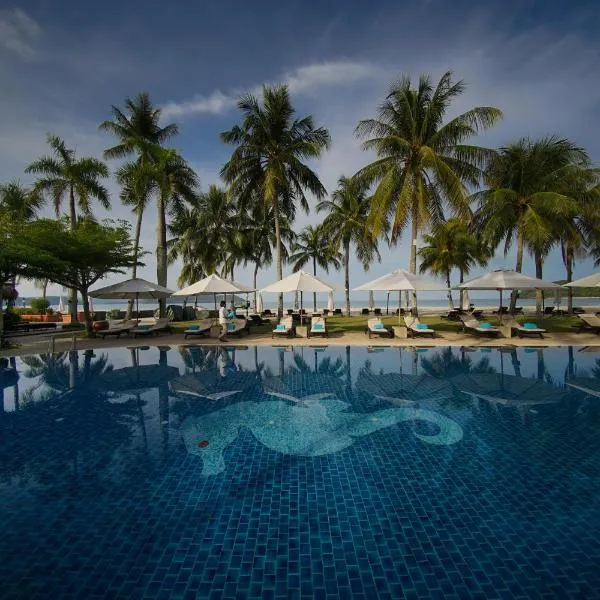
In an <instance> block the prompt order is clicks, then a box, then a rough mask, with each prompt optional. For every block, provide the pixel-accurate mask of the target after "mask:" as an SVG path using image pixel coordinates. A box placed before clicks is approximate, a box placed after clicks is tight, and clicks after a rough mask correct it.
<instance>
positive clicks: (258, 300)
mask: <svg viewBox="0 0 600 600" xmlns="http://www.w3.org/2000/svg"><path fill="white" fill-rule="evenodd" d="M254 310H255V311H256V312H257V313H258V314H259V315H260V313H262V311H263V297H262V294H258V295H257V297H256V306H255V307H254Z"/></svg>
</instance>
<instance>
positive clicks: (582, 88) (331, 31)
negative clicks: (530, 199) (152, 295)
mask: <svg viewBox="0 0 600 600" xmlns="http://www.w3.org/2000/svg"><path fill="white" fill-rule="evenodd" d="M599 25H600V10H598V7H597V3H596V2H595V1H594V0H591V1H589V2H586V1H577V0H571V1H570V2H567V1H563V0H554V1H553V2H546V1H544V0H518V1H514V0H506V1H504V2H491V1H485V0H484V1H482V2H477V3H475V2H467V1H466V0H453V1H452V2H449V1H447V0H446V1H444V0H405V1H403V2H397V1H392V0H389V1H388V0H379V1H375V2H359V1H358V0H346V1H338V0H331V1H328V2H323V1H320V2H317V1H313V0H302V1H300V0H292V1H290V0H286V1H285V2H282V1H281V0H279V1H275V0H269V1H257V2H241V1H237V2H236V1H231V0H224V1H222V2H190V1H183V0H181V1H180V2H157V1H156V0H145V1H141V0H136V1H134V0H119V1H118V2H116V1H114V0H105V1H104V2H94V3H92V2H87V1H83V0H82V1H81V2H78V3H74V2H66V1H64V0H57V1H56V2H52V3H50V2H45V1H42V0H30V1H28V2H27V3H20V4H19V5H17V4H14V5H11V4H10V3H9V4H6V3H5V2H3V3H2V4H0V78H1V82H2V84H1V86H0V132H1V134H0V180H2V181H6V180H9V179H13V178H19V179H21V180H22V181H23V182H26V183H30V181H31V180H30V179H29V177H28V176H26V175H23V169H24V167H25V166H26V165H27V164H28V163H29V162H31V161H32V160H33V159H35V158H37V157H38V156H40V155H41V154H43V153H44V152H45V146H46V142H45V137H46V134H47V133H53V134H56V135H59V136H61V137H63V138H64V139H65V140H66V142H67V144H68V145H70V146H71V147H74V148H76V150H77V153H78V154H80V155H96V156H101V154H102V151H103V150H104V149H105V148H106V147H107V146H108V145H109V144H111V143H112V140H111V139H110V138H108V137H106V136H105V135H104V134H101V133H100V132H99V131H98V129H97V126H98V123H99V122H100V121H102V120H104V119H106V118H108V117H109V116H110V106H111V104H116V105H122V103H123V100H124V99H125V98H126V97H128V96H133V95H135V94H137V93H138V92H140V91H143V90H146V91H148V92H149V93H150V94H151V97H152V99H153V101H154V102H155V103H156V104H158V105H161V106H162V107H163V108H164V117H165V122H167V121H175V122H177V123H178V124H179V127H180V131H181V134H180V136H179V137H178V138H177V139H176V140H175V141H174V146H176V147H177V148H178V149H179V150H180V151H181V152H182V153H183V155H184V157H185V158H186V159H187V160H188V161H189V162H190V163H191V164H192V165H193V166H194V168H195V169H197V171H198V173H199V175H200V178H201V181H202V186H203V187H204V188H206V187H207V186H208V185H209V184H210V183H214V182H217V181H218V172H219V169H220V167H221V165H222V164H223V162H224V161H225V160H226V159H227V157H228V154H229V153H230V151H231V149H230V148H229V147H227V146H224V145H223V144H222V143H221V142H220V140H219V133H220V132H221V131H223V130H225V129H228V128H230V127H231V126H232V125H233V124H234V123H235V122H236V121H237V120H238V114H237V113H236V107H235V101H236V97H237V96H238V95H239V94H240V93H242V92H244V91H247V90H254V89H257V86H260V84H262V83H263V82H286V83H287V84H288V85H289V87H290V90H291V93H292V96H293V101H294V104H295V106H296V108H297V111H298V113H299V114H300V115H304V114H308V113H310V114H312V115H314V117H315V120H316V122H317V123H318V124H319V125H325V126H327V127H328V128H329V130H330V132H331V137H332V146H331V149H330V151H329V152H328V153H327V154H326V155H324V156H323V158H322V159H321V160H320V161H318V162H316V163H315V164H314V168H315V169H316V170H317V172H318V173H319V175H320V177H321V179H322V181H323V183H324V184H325V186H326V188H327V189H328V190H329V191H331V190H333V189H334V188H335V184H336V181H337V179H338V177H339V176H340V175H342V174H346V175H351V174H352V173H354V172H355V171H356V170H357V169H358V168H359V167H361V166H362V165H363V164H364V163H365V161H367V160H368V159H369V156H368V155H366V154H365V153H363V152H362V151H361V149H360V143H359V142H358V141H357V140H356V139H355V138H354V137H353V129H354V126H355V124H356V122H357V121H358V120H359V119H361V118H366V117H370V116H373V115H374V113H375V108H376V106H377V104H378V103H379V102H380V101H381V99H382V98H383V97H384V95H385V93H386V90H387V88H388V86H389V84H390V82H391V81H393V80H395V79H397V78H398V76H399V75H400V74H408V75H410V76H411V77H417V76H418V75H419V74H420V73H423V72H425V73H430V74H431V75H432V77H434V78H437V77H439V75H440V74H442V73H443V72H445V71H446V70H448V69H451V70H453V71H454V73H455V75H456V77H457V78H461V79H464V80H465V81H466V82H467V84H468V88H467V92H466V93H465V94H464V96H463V97H462V98H461V99H460V100H459V101H458V102H457V103H456V105H455V106H454V111H456V112H458V111H462V110H465V109H467V108H469V107H471V106H474V105H491V106H496V107H499V108H501V109H502V110H503V111H504V115H505V118H504V121H503V122H502V123H501V124H500V125H498V126H497V127H495V128H494V129H493V130H491V131H489V132H488V133H486V134H485V135H482V136H481V137H480V138H479V140H478V141H479V143H481V144H482V145H487V146H491V147H498V146H501V145H503V144H505V143H508V142H510V141H512V140H514V139H516V138H519V137H521V136H538V135H546V134H556V135H559V136H565V137H569V138H571V139H572V140H574V141H575V142H577V143H578V144H580V145H583V146H585V147H586V148H587V149H588V151H589V152H590V154H591V156H592V158H593V160H595V161H596V162H600V137H599V135H598V132H599V130H600V127H599V125H600V83H599V82H600V77H599V75H600V60H599V59H600V46H599V43H598V39H597V34H596V32H597V30H598V26H599ZM450 116H451V115H450ZM113 166H114V165H113ZM108 185H109V188H110V189H111V191H112V193H113V209H112V210H111V211H110V215H106V216H112V217H126V218H130V215H129V213H128V212H127V210H126V209H125V208H124V207H122V206H120V204H119V202H118V196H117V188H116V186H115V185H114V184H113V183H112V182H109V183H108ZM48 214H50V213H48ZM98 214H99V215H102V214H103V213H102V212H101V211H100V210H98ZM155 217H156V214H155V212H154V211H153V210H152V209H149V210H148V212H147V213H146V214H145V217H144V219H145V225H144V230H143V234H142V243H143V246H144V247H145V249H147V250H153V249H154V247H155V241H154V240H155ZM318 220H319V217H318V216H317V215H315V214H314V213H312V214H309V215H301V216H299V218H298V223H297V229H300V227H301V226H303V225H305V224H307V223H314V222H318ZM494 264H495V265H498V266H502V265H508V266H513V264H514V257H513V256H512V255H509V256H508V257H506V258H505V257H504V256H502V255H498V256H497V257H496V259H495V261H494ZM407 265H408V243H407V241H406V239H404V240H403V241H402V243H401V244H400V245H399V246H398V247H397V248H395V249H393V250H388V249H385V251H384V252H383V260H382V262H381V263H380V264H374V265H373V266H372V267H371V270H370V272H369V273H367V274H365V273H363V271H362V269H361V267H360V266H359V265H354V266H353V269H352V273H351V276H352V280H351V285H352V287H354V285H359V284H360V283H363V282H364V281H366V280H367V279H370V278H373V277H376V276H378V275H381V274H383V273H385V272H387V271H389V270H391V269H392V268H398V267H407ZM591 268H592V265H591V262H590V261H585V260H582V261H581V262H580V263H579V264H578V265H577V270H576V275H583V274H586V273H588V272H589V271H590V269H591ZM155 269H156V267H155V262H154V260H153V258H152V256H149V257H148V258H147V266H146V267H145V268H144V269H143V270H142V274H141V276H142V277H146V278H148V279H151V280H152V279H154V280H155V279H156V275H155ZM178 270H179V267H178V265H174V266H172V267H171V269H170V271H169V285H170V286H172V287H173V286H176V278H177V274H178ZM525 270H526V272H529V273H531V274H533V264H532V261H531V259H530V257H528V258H527V260H526V264H525ZM545 275H546V276H547V277H548V278H560V277H563V267H562V263H561V259H560V255H559V254H558V253H553V254H552V255H551V257H550V258H549V260H548V262H547V265H546V272H545ZM273 276H274V271H273V270H271V269H269V270H265V271H263V272H261V274H260V276H259V284H267V283H269V282H270V281H271V280H272V279H273ZM236 279H239V280H240V281H242V282H244V281H245V282H249V281H250V272H247V273H246V272H244V270H243V269H241V268H240V269H238V273H236ZM330 279H331V280H332V281H335V282H338V283H341V282H342V281H343V278H342V274H341V273H335V272H334V273H332V274H330ZM112 281H114V279H111V280H107V283H111V282H112ZM20 291H21V294H22V295H29V294H32V293H35V292H34V289H33V287H32V286H31V285H28V284H27V283H23V284H21V288H20ZM52 291H57V288H54V290H52Z"/></svg>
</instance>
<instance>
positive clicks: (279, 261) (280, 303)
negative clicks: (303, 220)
mask: <svg viewBox="0 0 600 600" xmlns="http://www.w3.org/2000/svg"><path fill="white" fill-rule="evenodd" d="M273 218H274V220H275V243H276V244H277V248H276V252H275V261H276V264H277V279H278V280H279V281H281V280H282V279H283V264H282V256H281V223H280V222H279V206H278V204H277V201H275V202H274V203H273ZM277 314H278V315H279V316H280V317H281V316H282V315H283V294H281V293H280V294H278V296H277Z"/></svg>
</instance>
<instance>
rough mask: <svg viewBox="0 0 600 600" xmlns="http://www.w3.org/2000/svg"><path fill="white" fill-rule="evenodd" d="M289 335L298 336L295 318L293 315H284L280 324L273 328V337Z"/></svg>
mask: <svg viewBox="0 0 600 600" xmlns="http://www.w3.org/2000/svg"><path fill="white" fill-rule="evenodd" d="M284 335H288V336H290V337H296V330H295V328H294V320H293V319H292V317H283V318H282V319H281V321H279V325H277V327H275V329H273V334H272V335H271V337H272V338H274V337H275V336H277V337H280V336H284Z"/></svg>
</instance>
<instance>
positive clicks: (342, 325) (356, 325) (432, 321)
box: [171, 315, 581, 334]
mask: <svg viewBox="0 0 600 600" xmlns="http://www.w3.org/2000/svg"><path fill="white" fill-rule="evenodd" d="M515 319H516V320H517V321H518V322H519V323H525V322H533V323H536V324H537V325H538V326H539V327H541V328H542V329H547V330H548V332H550V333H573V332H574V331H575V329H574V328H575V327H577V326H579V325H580V324H581V320H580V319H579V318H578V317H576V316H549V317H535V316H523V315H517V316H516V317H515ZM381 320H382V321H383V323H384V325H385V326H386V327H392V326H393V325H398V324H399V323H398V317H396V316H382V317H381ZM420 320H421V322H423V323H427V324H428V325H430V326H431V327H432V328H433V329H435V330H436V331H440V332H443V331H448V332H453V333H456V332H458V331H459V330H460V329H461V324H460V322H459V321H450V320H448V319H442V317H440V316H434V315H428V316H424V317H420ZM480 320H481V321H487V322H488V323H491V324H492V325H499V324H500V320H499V319H498V317H497V316H496V315H485V316H484V317H482V318H481V319H480ZM197 322H198V321H178V322H176V323H171V330H172V331H173V333H183V331H184V330H185V329H187V328H188V327H189V326H190V325H193V324H194V323H197ZM276 322H277V321H276V319H274V318H272V319H271V323H265V324H263V325H259V326H252V327H251V329H250V331H251V332H252V333H256V334H263V333H270V332H271V331H273V329H274V327H275V324H276ZM306 322H307V324H308V323H309V322H310V319H307V321H306ZM401 324H403V323H401ZM366 326H367V317H365V316H352V317H344V316H342V317H339V316H336V317H327V329H328V330H329V332H330V333H343V332H358V333H362V332H364V330H365V328H366Z"/></svg>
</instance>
